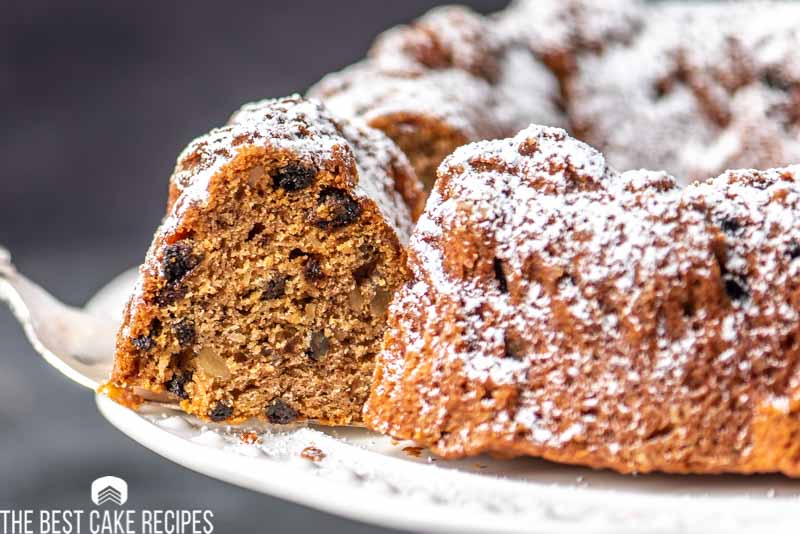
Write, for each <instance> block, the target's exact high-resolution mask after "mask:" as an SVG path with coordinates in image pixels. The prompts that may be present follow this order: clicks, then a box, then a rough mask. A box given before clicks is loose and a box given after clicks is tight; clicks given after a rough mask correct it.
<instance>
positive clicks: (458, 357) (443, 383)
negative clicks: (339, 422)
mask: <svg viewBox="0 0 800 534" xmlns="http://www.w3.org/2000/svg"><path fill="white" fill-rule="evenodd" d="M438 174H439V178H438V181H437V182H436V187H435V189H434V191H433V193H432V194H431V196H430V198H429V200H428V204H427V208H426V211H425V214H424V215H423V216H422V217H421V219H420V220H419V222H418V224H417V226H416V230H415V232H414V235H413V237H412V239H411V243H410V245H409V252H408V254H409V265H410V269H411V272H412V276H411V278H410V279H409V280H408V281H407V282H406V283H405V284H404V285H403V286H402V288H401V289H400V290H398V292H397V294H396V296H395V299H394V301H393V303H392V305H391V307H390V313H389V326H388V330H387V334H386V337H385V344H384V348H383V350H382V351H381V353H380V354H379V356H378V363H377V367H376V374H375V379H374V384H373V388H372V393H371V396H370V398H369V400H368V402H367V404H366V407H365V422H366V423H367V425H368V426H369V427H370V428H372V429H374V430H376V431H379V432H382V433H387V434H389V435H391V436H394V437H395V438H397V439H412V440H415V441H417V442H418V443H419V444H420V445H425V446H428V447H430V448H431V449H432V450H433V451H434V452H435V453H436V454H439V455H441V456H443V457H446V458H458V457H463V456H467V455H474V454H479V453H484V452H488V453H492V454H495V455H499V456H504V457H507V456H516V455H533V456H541V457H544V458H547V459H551V460H555V461H559V462H565V463H572V464H582V465H587V466H591V467H597V468H600V467H604V468H611V469H615V470H617V471H621V472H625V473H628V472H648V471H654V470H659V471H666V472H673V473H689V472H691V473H720V472H738V473H752V472H769V471H780V472H783V473H785V474H787V475H793V476H800V365H798V364H800V321H799V320H798V319H800V277H799V276H798V274H800V181H798V180H800V166H794V167H787V168H783V169H773V170H768V171H755V170H743V171H729V172H726V173H724V174H722V175H721V176H719V177H718V178H715V179H710V180H708V181H706V182H698V183H695V184H693V185H691V186H689V187H688V188H686V189H681V188H679V187H677V186H676V182H675V180H674V179H673V178H671V177H670V176H668V175H667V174H665V173H663V172H651V171H644V170H639V171H629V172H625V173H618V172H616V171H614V170H613V169H612V168H610V167H609V166H608V165H607V164H606V161H605V159H604V157H603V156H602V155H601V154H600V153H599V152H597V151H595V150H594V149H592V148H590V147H589V146H588V145H586V144H583V143H582V142H579V141H576V140H574V139H572V138H570V137H569V136H568V135H567V133H566V132H565V131H563V130H561V129H556V128H548V127H539V126H532V127H530V128H528V129H526V130H523V131H522V132H520V133H519V134H518V135H517V136H515V137H514V138H512V139H504V140H495V141H486V142H479V143H475V144H471V145H467V146H465V147H462V148H459V149H458V150H457V151H456V152H455V153H454V154H453V155H451V156H449V157H448V158H447V159H446V160H445V162H444V163H443V164H442V166H441V167H440V168H439V172H438Z"/></svg>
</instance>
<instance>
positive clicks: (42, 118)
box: [0, 0, 505, 533]
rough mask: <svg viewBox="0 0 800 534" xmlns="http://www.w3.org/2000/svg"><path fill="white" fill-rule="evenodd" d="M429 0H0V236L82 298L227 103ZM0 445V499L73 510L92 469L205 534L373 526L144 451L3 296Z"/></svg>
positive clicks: (138, 237)
mask: <svg viewBox="0 0 800 534" xmlns="http://www.w3.org/2000/svg"><path fill="white" fill-rule="evenodd" d="M435 3H436V2H434V1H425V0H403V1H402V2H386V1H379V0H373V1H369V2H358V1H345V0H339V1H331V0H327V1H326V0H318V1H307V2H288V1H287V2H274V1H273V2H268V1H266V2H254V1H252V2H219V1H217V2H198V1H192V2H169V1H166V2H150V3H147V2H144V3H142V2H116V3H115V2H108V1H107V0H97V1H91V2H63V1H60V0H51V1H41V0H39V1H29V2H25V1H22V0H19V1H17V0H10V1H9V0H6V1H4V2H3V3H2V5H0V110H1V111H2V112H0V243H2V244H4V245H5V246H7V247H8V248H9V249H11V251H12V253H13V255H14V257H15V261H16V264H17V266H18V267H19V268H20V270H21V271H23V272H24V273H26V274H28V275H29V276H30V277H31V278H33V279H35V280H37V281H39V282H40V283H41V284H42V285H44V286H45V287H46V288H48V289H50V290H51V291H52V292H53V293H55V294H56V295H58V296H59V297H61V298H62V299H63V300H65V301H66V302H69V303H71V304H82V303H83V302H85V301H86V300H87V299H88V298H89V297H90V296H91V295H92V293H93V292H94V291H95V290H96V289H98V288H99V287H100V286H102V285H103V284H104V283H105V282H106V281H108V280H109V279H110V278H112V277H113V276H114V275H116V274H117V273H119V272H121V271H122V270H124V269H126V268H128V267H131V266H133V265H135V264H137V263H138V262H140V261H141V259H142V257H143V254H144V251H145V249H146V247H147V245H148V244H149V242H150V238H151V236H152V231H153V229H154V228H155V226H156V225H157V223H158V221H159V219H160V217H161V215H162V213H163V209H164V204H165V199H166V191H167V178H168V176H169V174H170V172H171V170H172V167H173V165H174V162H175V158H176V156H177V154H178V152H179V151H180V150H181V149H182V148H183V147H184V146H185V145H186V143H187V142H188V141H189V140H191V139H192V138H193V137H195V136H197V135H199V134H202V133H203V132H205V131H206V130H208V129H209V128H210V127H212V126H216V125H221V124H223V123H224V122H225V120H226V119H227V117H228V116H229V115H230V113H231V112H232V111H234V110H235V109H236V108H237V107H238V106H239V105H240V104H241V103H243V102H246V101H249V100H255V99H259V98H264V97H269V96H281V95H285V94H288V93H292V92H295V91H298V92H302V91H303V90H304V89H305V88H306V87H307V86H308V85H309V84H311V83H313V82H314V81H316V80H317V79H319V78H320V77H321V76H322V75H323V74H325V73H326V72H329V71H332V70H336V69H339V68H341V67H342V66H344V65H346V64H348V63H351V62H352V61H354V60H356V59H357V58H359V57H361V56H362V55H363V54H364V52H365V50H366V48H367V46H368V44H369V42H370V41H371V40H372V38H373V37H374V36H375V35H376V34H377V33H379V32H380V31H381V30H383V29H385V28H387V27H389V26H391V25H394V24H397V23H400V22H404V21H407V20H409V19H411V18H413V17H415V16H417V15H420V14H421V13H423V12H424V11H426V10H427V9H429V8H430V7H432V6H433V5H434V4H435ZM467 3H469V4H471V5H473V6H474V7H476V8H477V9H479V10H480V11H483V12H486V11H490V10H494V9H498V8H500V7H502V6H503V5H504V3H505V2H503V1H502V0H498V1H492V0H480V1H473V2H467ZM143 4H145V5H143ZM0 451H2V452H0V478H1V479H2V482H0V509H9V508H34V509H36V508H72V507H78V508H85V507H86V504H87V502H88V491H89V485H90V483H91V481H92V480H93V479H94V478H96V477H97V476H100V475H105V474H114V475H117V476H121V477H123V478H125V479H127V481H128V483H129V484H130V487H131V504H132V505H133V506H135V507H143V508H154V507H158V508H205V507H209V508H211V509H213V510H214V512H215V514H216V521H215V523H216V526H217V532H244V531H252V532H283V531H294V532H327V533H332V532H369V531H377V530H378V529H374V528H372V527H369V526H366V525H359V524H356V523H352V522H349V521H346V520H343V519H338V518H335V517H332V516H329V515H326V514H322V513H318V512H315V511H312V510H309V509H306V508H302V507H299V506H296V505H293V504H289V503H286V502H283V501H280V500H277V499H273V498H270V497H267V496H264V495H259V494H256V493H251V492H248V491H245V490H241V489H238V488H235V487H233V486H229V485H226V484H223V483H221V482H217V481H214V480H211V479H208V478H205V477H203V476H201V475H197V474H195V473H193V472H190V471H188V470H185V469H183V468H180V467H177V466H175V465H173V464H171V463H169V462H167V461H165V460H163V459H161V458H160V457H158V456H156V455H155V454H153V453H151V452H149V451H147V450H145V449H144V448H142V447H140V446H139V445H137V444H136V443H134V442H132V441H131V440H129V439H127V438H126V437H124V436H123V435H122V434H120V433H119V432H117V431H116V430H114V429H113V428H112V427H111V426H110V425H109V424H108V423H106V422H105V420H104V419H102V418H101V417H100V415H99V414H98V413H97V412H96V410H95V407H94V403H93V399H92V395H91V394H89V392H88V391H86V390H83V389H81V388H79V387H78V386H76V385H74V384H72V383H69V382H68V381H67V380H66V379H64V378H62V377H61V376H60V375H59V374H57V373H56V371H54V370H52V369H50V368H48V366H47V365H46V364H45V363H44V361H43V360H42V359H41V358H39V356H38V355H37V354H36V353H35V352H34V351H33V350H32V349H31V348H30V347H29V346H28V344H27V342H26V340H25V339H24V337H23V334H22V332H21V330H20V329H19V327H18V326H17V324H16V323H15V322H14V321H13V319H12V318H11V315H10V314H9V313H8V312H7V310H5V309H4V308H2V307H0Z"/></svg>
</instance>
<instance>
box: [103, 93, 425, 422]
mask: <svg viewBox="0 0 800 534" xmlns="http://www.w3.org/2000/svg"><path fill="white" fill-rule="evenodd" d="M421 195H422V189H421V185H420V184H419V182H418V181H417V179H416V176H415V174H414V171H413V169H412V168H411V167H410V165H409V163H408V160H407V159H406V158H405V156H404V155H403V154H402V153H401V152H400V151H399V150H398V149H397V147H396V146H395V145H394V144H393V143H392V142H391V141H390V140H389V139H388V138H386V137H385V136H384V135H383V134H381V133H380V132H379V131H377V130H373V129H371V128H366V127H362V126H359V125H356V124H352V123H350V122H348V121H344V120H338V119H334V118H333V117H332V116H331V115H330V114H329V113H328V112H327V110H325V109H324V108H323V107H322V106H321V105H320V104H319V103H317V102H315V101H307V100H302V99H300V98H299V97H292V98H286V99H281V100H266V101H263V102H260V103H257V104H251V105H248V106H245V107H244V108H243V109H242V110H241V111H239V112H238V113H237V114H236V115H235V116H234V117H233V119H232V121H231V124H230V125H228V126H226V127H224V128H219V129H216V130H213V131H211V132H210V133H209V134H207V135H205V136H203V137H200V138H198V139H197V140H195V141H193V142H192V143H191V144H190V145H189V146H188V147H187V148H186V150H185V151H184V152H183V153H182V154H181V156H180V157H179V158H178V163H177V167H176V169H175V173H174V174H173V176H172V179H171V190H170V202H169V209H168V213H167V216H166V218H165V219H164V222H163V223H162V224H161V226H160V227H159V229H158V230H157V231H156V234H155V238H154V241H153V244H152V246H151V248H150V250H149V252H148V253H147V258H146V260H145V263H144V265H143V266H142V267H141V269H140V277H139V281H138V284H137V286H136V289H135V291H134V294H133V296H132V298H131V300H130V302H129V304H128V306H127V309H126V311H125V316H124V324H123V326H122V328H121V330H120V333H119V336H118V340H117V354H116V361H115V366H114V372H113V377H112V384H113V386H114V388H121V389H122V391H127V392H130V391H134V392H144V393H147V394H150V395H153V394H155V395H161V396H165V397H166V398H169V399H171V400H174V401H180V404H181V407H182V408H183V409H184V410H186V411H187V412H189V413H192V414H195V415H197V416H199V417H201V418H204V419H210V420H212V421H217V422H219V421H228V422H238V421H243V420H245V419H249V418H262V419H266V420H268V421H270V422H272V423H288V422H291V421H294V420H297V419H317V420H320V421H323V422H329V423H337V424H344V423H350V422H353V421H358V420H359V419H360V413H361V407H362V404H363V402H364V399H365V398H366V395H367V393H368V390H369V385H370V381H371V377H372V369H373V360H374V356H375V353H376V351H377V350H378V346H379V342H380V338H381V335H382V333H383V330H384V325H385V315H386V306H387V304H388V302H389V300H390V298H391V295H392V292H393V291H394V290H395V288H396V287H397V286H398V285H399V284H400V283H401V282H402V281H403V280H404V278H405V277H406V267H405V253H404V248H403V247H404V244H405V242H406V240H407V237H408V234H409V232H410V230H411V226H412V218H413V217H414V216H415V215H416V214H417V213H418V212H419V210H420V208H421V202H422V196H421Z"/></svg>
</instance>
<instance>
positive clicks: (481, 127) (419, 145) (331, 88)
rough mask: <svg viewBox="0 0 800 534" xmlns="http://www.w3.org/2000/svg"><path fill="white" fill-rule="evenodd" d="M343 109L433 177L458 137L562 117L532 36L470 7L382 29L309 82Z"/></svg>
mask: <svg viewBox="0 0 800 534" xmlns="http://www.w3.org/2000/svg"><path fill="white" fill-rule="evenodd" d="M308 94H309V95H311V96H314V97H318V98H320V99H322V100H324V101H325V102H326V104H327V105H328V106H329V107H330V108H331V110H333V111H335V112H337V113H339V114H342V115H344V116H351V117H359V118H361V119H363V120H365V121H366V122H367V123H368V124H369V125H370V126H373V127H375V128H378V129H380V130H382V131H383V132H384V133H386V134H387V135H388V136H389V137H391V138H392V139H393V140H394V141H395V142H396V143H397V144H398V146H399V147H400V148H401V149H402V150H403V151H404V152H405V153H406V155H407V156H408V158H409V160H410V161H411V163H412V165H413V166H414V169H415V170H416V171H417V174H418V175H419V176H420V178H421V179H422V181H423V182H424V183H425V185H426V189H428V190H429V189H430V188H431V187H432V186H433V181H434V179H435V171H436V167H437V166H438V165H439V163H441V161H442V159H444V157H445V156H447V155H448V154H450V153H451V152H452V151H453V150H455V149H456V148H457V147H459V146H461V145H463V144H465V143H467V142H470V141H476V140H480V139H490V138H496V137H505V136H508V135H512V134H513V133H514V132H516V131H518V130H519V129H520V128H523V127H525V126H527V125H528V124H530V123H532V122H536V123H543V124H554V125H562V124H566V123H565V118H564V116H563V114H562V113H561V112H560V111H559V110H558V109H557V105H556V104H557V99H558V84H557V81H556V79H555V77H554V76H553V75H552V74H551V73H550V72H548V70H547V69H546V68H545V67H544V65H543V64H542V63H541V62H540V61H538V60H537V59H536V57H535V56H534V55H533V54H531V52H530V50H529V48H528V47H527V43H524V42H523V41H522V40H521V39H518V38H516V37H515V36H514V37H513V38H512V36H510V35H506V34H505V33H503V32H501V31H499V27H498V25H497V24H496V23H495V22H494V21H492V20H490V19H487V18H485V17H482V16H480V15H478V14H476V13H474V12H472V11H470V10H469V9H467V8H464V7H457V6H449V7H444V8H438V9H434V10H432V11H431V12H429V13H428V14H426V15H425V16H424V17H422V18H420V19H419V20H417V21H415V22H414V23H412V24H410V25H407V26H398V27H396V28H393V29H391V30H389V31H387V32H385V33H384V34H382V35H381V36H379V37H378V38H377V39H376V41H375V43H374V45H373V46H372V48H371V49H370V52H369V55H368V57H367V59H366V60H364V61H361V62H359V63H356V64H355V65H352V66H350V67H348V68H346V69H345V70H343V71H342V72H338V73H335V74H331V75H328V76H326V77H325V78H324V79H323V80H322V81H321V82H320V83H319V84H317V85H316V86H314V87H312V88H311V89H310V90H309V93H308Z"/></svg>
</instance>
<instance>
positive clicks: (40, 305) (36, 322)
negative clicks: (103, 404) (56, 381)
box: [0, 246, 118, 390]
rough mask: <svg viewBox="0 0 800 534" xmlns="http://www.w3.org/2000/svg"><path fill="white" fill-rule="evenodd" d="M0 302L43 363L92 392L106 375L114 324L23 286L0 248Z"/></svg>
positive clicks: (110, 362) (24, 282)
mask: <svg viewBox="0 0 800 534" xmlns="http://www.w3.org/2000/svg"><path fill="white" fill-rule="evenodd" d="M0 301H5V302H7V303H8V304H9V306H10V307H11V311H12V312H13V313H14V315H15V316H16V317H17V319H18V320H19V322H20V323H21V324H22V326H23V328H24V329H25V334H26V335H27V336H28V339H29V340H30V342H31V344H32V345H33V347H34V348H35V349H36V351H37V352H39V353H40V354H41V355H42V356H44V359H45V360H47V363H49V364H50V365H52V366H53V367H55V368H56V369H58V370H59V371H60V372H61V373H63V374H64V375H65V376H67V378H69V379H70V380H73V381H74V382H77V383H78V384H80V385H82V386H85V387H87V388H90V389H92V390H97V388H98V387H100V385H102V384H103V383H104V382H106V381H107V380H108V377H109V376H110V374H111V367H112V365H113V355H114V338H115V334H116V330H117V327H118V324H117V323H116V321H114V320H112V319H110V318H104V317H96V316H94V315H91V314H89V313H86V312H85V311H83V310H81V309H78V308H74V307H72V306H67V305H66V304H64V303H62V302H60V301H59V300H58V299H56V298H55V297H53V296H52V295H51V294H50V293H48V292H47V291H46V290H44V289H43V288H41V287H40V286H38V285H37V284H35V283H33V282H32V281H30V280H28V279H27V278H26V277H25V276H23V275H22V274H21V273H19V271H17V269H16V268H15V267H14V265H13V264H12V263H11V254H10V253H9V251H8V250H7V249H5V248H3V247H2V246H0Z"/></svg>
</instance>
